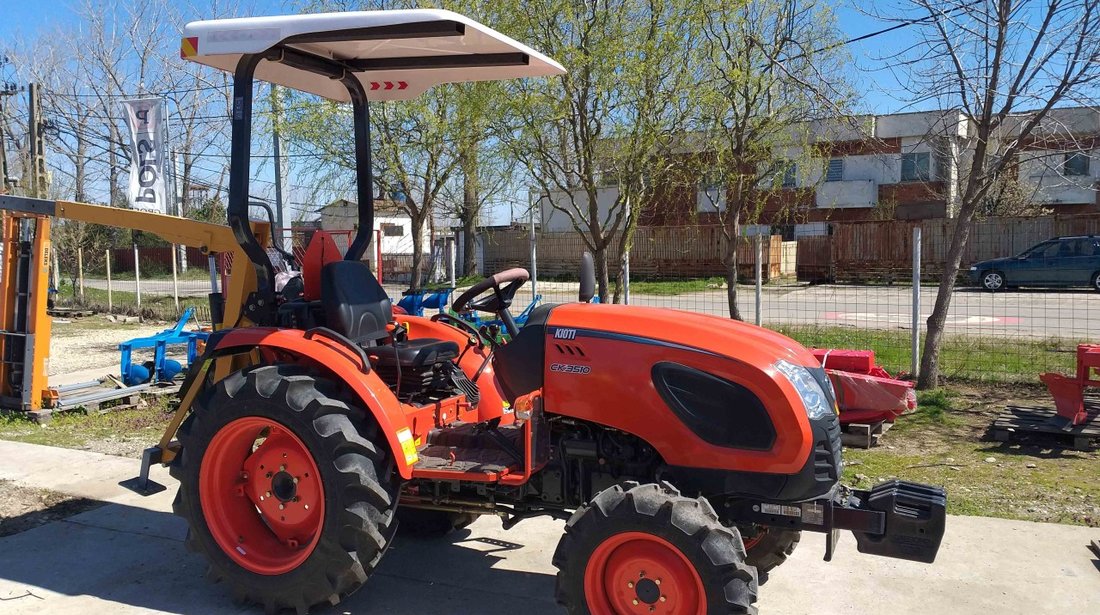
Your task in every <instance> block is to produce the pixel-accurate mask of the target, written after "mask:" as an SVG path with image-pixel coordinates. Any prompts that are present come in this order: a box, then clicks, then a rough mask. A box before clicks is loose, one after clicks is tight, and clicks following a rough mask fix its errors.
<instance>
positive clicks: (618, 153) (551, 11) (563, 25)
mask: <svg viewBox="0 0 1100 615" xmlns="http://www.w3.org/2000/svg"><path fill="white" fill-rule="evenodd" d="M696 7H697V3H695V2H691V1H689V0H596V1H592V2H575V1H573V0H534V1H530V2H522V3H516V5H515V6H514V8H513V14H512V20H511V21H510V22H508V24H507V26H508V28H509V29H510V30H512V31H513V32H514V36H516V37H517V38H518V39H520V40H522V41H524V42H525V43H528V44H530V45H532V46H533V47H534V48H536V49H538V50H539V51H542V52H544V53H546V54H548V55H549V56H550V57H552V58H554V59H556V60H558V61H559V62H561V63H562V64H563V65H564V66H565V68H566V69H567V70H568V71H569V72H568V73H567V74H566V75H564V76H561V77H554V78H548V79H528V80H522V81H515V82H509V83H508V87H509V88H510V90H511V92H512V96H511V103H512V104H511V107H510V109H509V112H510V116H509V117H510V120H511V121H513V122H514V124H513V125H512V130H511V132H510V134H509V139H508V144H509V151H510V153H511V154H512V155H513V156H514V157H515V158H516V159H517V160H519V161H520V162H521V163H522V164H523V165H524V167H525V168H526V171H527V174H528V177H529V181H531V182H532V183H533V184H534V187H535V188H536V190H537V191H538V192H540V193H541V194H542V195H543V196H544V197H549V198H547V199H546V202H547V203H548V204H549V207H550V208H552V210H553V212H554V214H553V215H555V216H563V217H565V218H566V219H567V220H568V221H569V225H570V226H571V227H572V228H573V229H574V230H575V231H576V232H577V233H578V234H579V235H580V236H581V238H582V239H583V240H584V243H585V246H586V247H587V249H588V250H590V251H591V252H592V253H593V255H594V257H595V262H596V278H597V284H598V294H599V297H600V299H601V300H602V301H608V300H609V298H611V294H612V293H611V289H610V286H611V284H610V267H609V262H610V261H611V259H612V258H615V259H616V260H621V258H622V255H623V253H624V252H626V251H627V250H629V249H630V246H631V242H632V240H633V235H634V230H635V228H636V227H637V224H638V218H639V215H638V214H639V213H640V212H641V211H642V210H643V209H644V208H645V207H646V206H647V205H648V204H649V203H650V202H651V198H652V196H653V191H654V185H655V183H656V182H655V178H657V177H659V176H661V175H662V174H664V173H666V172H668V171H669V170H670V169H671V168H672V167H674V166H675V164H676V163H677V160H678V159H677V157H675V156H673V155H671V144H672V143H673V142H674V140H675V137H676V135H678V134H680V133H682V131H683V130H684V127H685V125H686V118H687V116H688V112H689V110H690V108H691V106H692V100H693V96H692V86H693V85H694V84H695V80H696V77H697V76H696V75H695V74H694V73H693V70H692V66H691V63H690V59H691V52H692V49H693V47H694V46H695V45H696V44H697V43H698V41H699V28H700V26H701V22H700V20H699V19H698V13H697V9H696ZM607 190H611V191H612V193H611V194H613V198H608V197H607V196H605V197H604V199H605V200H606V202H605V204H604V205H601V203H600V200H601V199H600V197H601V192H603V193H604V194H607V193H606V192H604V191H607ZM544 211H546V210H545V209H544ZM616 286H618V284H616ZM616 295H617V293H616ZM615 298H616V299H617V297H615Z"/></svg>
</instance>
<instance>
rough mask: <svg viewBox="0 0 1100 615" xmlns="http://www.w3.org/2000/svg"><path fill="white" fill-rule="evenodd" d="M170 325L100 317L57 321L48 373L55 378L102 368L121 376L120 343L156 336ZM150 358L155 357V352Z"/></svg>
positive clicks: (51, 344)
mask: <svg viewBox="0 0 1100 615" xmlns="http://www.w3.org/2000/svg"><path fill="white" fill-rule="evenodd" d="M168 326H169V325H168V324H166V323H140V324H129V323H113V322H109V321H108V320H107V318H106V317H105V316H99V315H96V316H87V317H84V318H79V319H77V318H74V319H71V320H67V319H54V321H53V332H52V335H51V336H50V362H49V370H48V374H49V375H50V376H56V375H58V374H67V373H69V372H73V371H83V370H87V369H92V368H99V367H102V368H104V372H103V373H105V374H106V373H108V372H109V373H112V374H115V375H118V365H119V353H118V345H119V343H120V342H124V341H126V340H128V339H131V338H135V337H141V336H146V335H153V334H154V333H159V332H161V331H163V330H164V329H166V328H168ZM149 355H150V358H152V352H150V353H149ZM141 356H143V355H138V357H135V358H140V357H141Z"/></svg>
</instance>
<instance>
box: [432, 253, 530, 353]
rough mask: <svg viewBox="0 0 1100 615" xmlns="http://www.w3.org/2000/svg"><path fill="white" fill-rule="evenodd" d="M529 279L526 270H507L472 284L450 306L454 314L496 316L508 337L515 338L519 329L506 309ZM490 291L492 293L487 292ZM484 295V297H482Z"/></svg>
mask: <svg viewBox="0 0 1100 615" xmlns="http://www.w3.org/2000/svg"><path fill="white" fill-rule="evenodd" d="M530 277H531V274H529V273H527V270H526V269H520V268H518V267H517V268H515V269H509V270H507V271H501V272H500V273H497V274H493V275H491V276H489V277H487V278H485V279H484V280H482V281H480V282H478V283H477V284H474V285H473V286H472V287H471V288H470V289H469V290H467V291H466V292H464V293H462V294H461V295H459V297H458V299H455V301H454V304H453V305H452V306H451V309H453V310H454V311H456V312H465V311H467V310H477V311H479V312H489V313H491V314H496V315H497V317H498V318H500V320H501V322H503V323H504V328H505V330H507V331H508V335H510V336H511V337H515V336H516V335H518V334H519V327H517V326H516V321H515V320H513V319H512V315H511V314H509V313H508V307H509V306H511V305H512V299H513V298H514V297H515V296H516V291H517V290H519V287H520V286H523V283H524V282H526V281H527V280H528V279H529V278H530ZM489 290H492V291H493V292H492V293H488V292H487V291H489ZM482 295H484V296H482Z"/></svg>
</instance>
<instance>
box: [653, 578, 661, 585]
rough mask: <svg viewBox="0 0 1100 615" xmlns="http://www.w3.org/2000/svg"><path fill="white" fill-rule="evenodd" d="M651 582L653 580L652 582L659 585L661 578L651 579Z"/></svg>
mask: <svg viewBox="0 0 1100 615" xmlns="http://www.w3.org/2000/svg"><path fill="white" fill-rule="evenodd" d="M653 582H654V583H656V584H657V585H660V584H661V580H660V579H653Z"/></svg>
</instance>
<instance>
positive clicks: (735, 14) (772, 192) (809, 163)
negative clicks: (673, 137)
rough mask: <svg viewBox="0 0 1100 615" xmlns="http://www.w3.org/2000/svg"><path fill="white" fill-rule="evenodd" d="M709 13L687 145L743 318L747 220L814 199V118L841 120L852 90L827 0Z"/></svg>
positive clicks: (770, 0)
mask: <svg viewBox="0 0 1100 615" xmlns="http://www.w3.org/2000/svg"><path fill="white" fill-rule="evenodd" d="M703 11H704V19H705V27H704V28H703V41H704V43H703V45H702V46H701V48H700V50H699V51H700V54H699V59H700V61H699V64H698V65H699V72H698V75H699V84H698V86H697V87H698V91H697V100H698V105H697V115H696V117H695V122H696V125H697V131H696V133H695V136H694V137H693V138H691V139H689V142H688V143H687V144H685V145H688V146H691V147H692V148H695V149H698V150H700V151H701V154H700V155H699V156H698V158H697V159H696V161H695V165H694V166H693V168H692V171H693V172H692V173H690V174H689V177H691V178H696V179H697V180H699V182H700V184H701V185H700V189H701V193H702V195H704V196H703V197H702V198H704V199H705V200H704V203H703V204H704V209H709V211H710V212H711V214H712V215H713V216H714V217H716V218H717V219H718V221H719V223H720V225H721V229H722V235H723V242H724V246H723V248H722V262H723V265H724V268H725V277H726V287H727V291H726V292H727V295H728V297H727V298H728V303H729V315H730V317H731V318H735V319H738V320H740V319H741V312H740V310H739V309H738V305H737V278H738V274H737V269H738V265H739V262H738V261H739V259H738V247H739V246H741V245H743V240H742V225H744V224H754V223H756V222H757V221H758V220H760V218H761V214H763V213H764V212H765V211H767V212H768V213H769V215H770V216H772V217H778V216H781V215H782V214H784V213H788V214H792V215H797V214H798V212H797V211H794V212H791V211H789V210H790V209H791V207H792V205H795V204H798V203H803V202H805V200H806V199H807V198H809V196H810V195H812V186H811V187H809V188H807V185H808V184H812V183H813V182H815V181H816V180H817V177H818V176H819V173H817V172H815V169H819V167H820V165H821V159H820V158H818V157H816V155H815V154H816V153H815V151H814V147H813V139H814V135H813V134H812V132H811V131H812V129H813V127H814V125H813V124H812V122H813V120H816V119H819V118H823V117H832V118H842V117H843V116H844V115H846V112H847V105H848V101H849V100H850V98H851V94H850V90H849V88H848V87H847V84H846V83H845V82H844V80H843V78H842V77H841V76H840V75H842V74H843V70H842V69H843V68H844V62H845V60H846V56H845V55H844V54H843V52H842V51H840V50H839V48H838V47H837V43H838V42H839V41H840V40H841V37H840V32H839V31H838V30H837V29H836V26H835V23H834V20H833V17H832V15H831V13H830V11H829V9H828V7H826V6H825V5H823V4H822V3H820V2H814V1H812V0H811V1H802V2H800V1H797V0H760V1H755V2H747V3H745V4H744V5H743V6H741V7H740V8H739V10H735V11H731V10H729V7H722V8H721V9H717V8H716V7H711V8H707V9H704V10H703ZM707 201H709V202H707Z"/></svg>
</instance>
